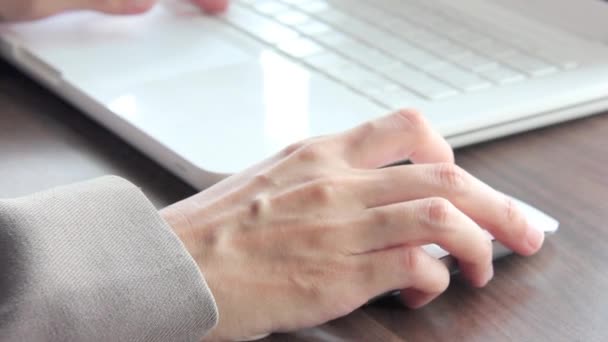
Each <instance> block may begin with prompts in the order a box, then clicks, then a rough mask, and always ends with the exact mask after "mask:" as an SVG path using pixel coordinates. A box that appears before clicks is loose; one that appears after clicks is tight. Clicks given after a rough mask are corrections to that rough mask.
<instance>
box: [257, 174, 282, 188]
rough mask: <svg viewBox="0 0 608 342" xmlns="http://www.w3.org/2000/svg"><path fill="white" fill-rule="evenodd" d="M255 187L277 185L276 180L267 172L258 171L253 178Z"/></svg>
mask: <svg viewBox="0 0 608 342" xmlns="http://www.w3.org/2000/svg"><path fill="white" fill-rule="evenodd" d="M251 183H252V185H253V186H254V187H255V188H258V189H259V188H270V187H274V186H276V182H275V180H274V178H273V177H272V176H270V175H269V174H267V173H258V174H256V175H255V176H253V179H252V180H251Z"/></svg>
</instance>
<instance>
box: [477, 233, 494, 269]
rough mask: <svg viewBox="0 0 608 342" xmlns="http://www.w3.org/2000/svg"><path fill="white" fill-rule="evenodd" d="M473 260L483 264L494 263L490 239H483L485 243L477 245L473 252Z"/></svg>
mask: <svg viewBox="0 0 608 342" xmlns="http://www.w3.org/2000/svg"><path fill="white" fill-rule="evenodd" d="M473 253H474V254H475V255H473V258H472V260H477V261H479V262H480V263H482V264H490V263H491V262H492V242H491V241H490V240H489V239H485V238H484V239H483V243H479V244H477V245H476V248H475V250H474V252H473Z"/></svg>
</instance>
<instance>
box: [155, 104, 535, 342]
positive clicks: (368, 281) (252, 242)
mask: <svg viewBox="0 0 608 342" xmlns="http://www.w3.org/2000/svg"><path fill="white" fill-rule="evenodd" d="M406 158H410V159H411V160H412V161H414V162H415V163H420V164H414V165H403V166H394V167H390V168H378V167H381V166H383V165H387V164H389V163H393V162H395V161H399V160H403V159H406ZM161 215H162V216H163V217H164V218H165V219H166V221H167V222H169V224H170V225H171V226H172V227H173V228H174V229H175V232H176V234H177V235H178V236H179V237H180V238H181V239H182V241H183V242H184V244H185V246H186V248H187V249H188V250H189V251H190V253H191V254H192V256H193V257H194V259H195V260H196V262H197V264H198V265H199V267H200V269H201V270H202V272H203V274H204V276H205V279H206V280H207V282H208V285H209V287H210V289H211V292H212V293H213V295H214V297H215V299H216V301H217V305H218V308H219V323H218V326H217V327H216V328H215V329H214V330H213V331H212V332H211V335H210V336H209V337H208V338H209V339H221V340H224V339H230V340H233V339H243V338H247V337H251V336H256V335H260V334H266V333H270V332H280V331H291V330H295V329H300V328H304V327H310V326H315V325H318V324H321V323H324V322H326V321H329V320H331V319H334V318H337V317H340V316H343V315H346V314H348V313H350V312H351V311H353V310H355V309H356V308H358V307H360V306H361V305H363V304H365V303H366V302H367V301H368V300H369V299H370V298H373V297H375V296H377V295H380V294H382V293H385V292H387V291H390V290H394V289H402V290H403V291H402V292H401V298H402V299H403V301H404V302H405V304H407V305H409V306H411V307H419V306H422V305H424V304H426V303H428V302H429V301H431V300H432V299H434V298H435V297H436V296H437V295H438V294H440V293H441V292H443V291H444V290H445V289H446V287H447V286H448V283H449V280H450V276H449V273H448V270H447V269H446V267H445V266H444V265H443V264H442V263H441V262H439V261H438V260H436V259H435V258H433V257H431V256H429V255H428V254H426V253H425V252H424V251H423V249H421V248H420V246H421V245H424V244H428V243H437V244H439V245H440V246H442V247H443V248H444V249H446V250H448V251H449V252H450V253H451V254H452V255H454V256H455V257H456V258H457V259H458V260H459V264H460V265H459V266H460V268H461V270H462V273H463V275H464V276H465V277H466V278H467V279H468V280H469V281H470V282H471V284H473V285H474V286H484V285H485V284H486V283H487V282H488V281H489V280H490V278H491V277H492V275H493V271H492V250H491V249H492V247H491V243H490V240H489V239H488V238H487V236H486V235H485V234H484V233H483V232H482V229H481V228H480V225H481V226H483V227H485V228H486V229H488V230H489V231H490V232H491V233H492V234H493V235H494V236H495V237H496V238H497V239H499V240H500V241H502V242H503V243H504V244H505V245H506V246H508V247H510V248H511V249H513V250H514V251H516V252H518V253H520V254H524V255H530V254H533V253H535V252H536V251H537V250H538V249H539V248H540V246H541V244H542V241H543V234H542V233H541V232H540V231H539V230H536V229H534V227H530V226H529V225H528V223H527V222H526V220H525V218H524V216H523V214H522V213H521V212H520V211H519V210H518V209H517V208H516V206H515V205H514V204H513V202H512V201H511V200H509V199H508V198H507V197H506V196H505V195H503V194H501V193H499V192H497V191H495V190H493V189H492V188H490V187H488V186H487V185H485V184H483V183H482V182H481V181H479V180H477V179H475V178H474V177H472V176H471V175H469V174H467V173H466V172H465V171H463V170H462V169H460V168H458V167H457V166H456V165H454V164H453V153H452V150H451V149H450V147H449V146H448V144H447V143H446V142H445V141H444V140H443V139H442V138H441V137H440V136H439V135H438V133H436V132H435V131H433V130H432V129H431V128H430V126H429V125H428V124H427V122H426V121H425V119H424V118H423V117H422V116H421V115H419V114H417V113H416V112H413V111H401V112H398V113H395V114H393V115H390V116H387V117H384V118H381V119H378V120H377V121H373V122H370V123H366V124H363V125H362V126H360V127H357V128H354V129H352V130H350V131H347V132H345V133H342V134H338V135H332V136H325V137H318V138H313V139H310V140H307V141H304V142H302V143H298V144H295V145H293V146H291V147H288V148H286V149H285V150H283V151H282V152H280V153H278V154H277V155H276V156H274V157H272V158H270V159H268V160H266V161H264V162H262V163H260V164H259V165H257V166H254V167H252V168H250V169H248V170H246V171H244V172H242V173H240V174H237V175H235V176H232V177H230V178H228V179H226V180H225V181H223V182H220V183H218V184H217V185H216V186H214V187H212V188H210V189H208V190H207V191H204V192H202V193H199V194H197V195H195V196H193V197H191V198H188V199H186V200H184V201H182V202H179V203H177V204H174V205H172V206H170V207H168V208H166V209H164V210H162V211H161Z"/></svg>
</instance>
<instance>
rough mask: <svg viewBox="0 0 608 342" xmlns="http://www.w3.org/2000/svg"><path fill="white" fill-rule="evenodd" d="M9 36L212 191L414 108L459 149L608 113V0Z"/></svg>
mask: <svg viewBox="0 0 608 342" xmlns="http://www.w3.org/2000/svg"><path fill="white" fill-rule="evenodd" d="M0 37H1V40H0V51H1V53H2V55H3V56H4V57H5V58H7V59H8V60H9V61H11V62H12V63H14V64H15V65H17V66H18V67H20V68H21V69H23V70H25V71H26V72H27V73H29V74H30V75H31V76H33V77H34V78H36V79H38V80H39V81H40V82H42V83H44V84H45V85H46V86H47V87H49V88H50V89H52V90H53V91H54V92H56V93H57V94H59V95H60V96H62V97H63V98H65V99H66V100H68V101H69V102H71V103H73V104H74V105H76V106H77V107H79V108H80V109H81V110H82V111H83V112H84V113H86V114H88V115H90V116H91V117H92V118H93V119H95V120H97V121H98V122H100V123H101V124H103V125H105V126H107V127H108V128H109V129H111V130H112V131H114V132H115V133H116V134H118V135H120V136H121V137H122V138H124V139H125V140H127V141H128V142H130V143H131V144H133V145H134V146H136V147H137V148H139V149H140V150H142V151H143V152H144V153H146V154H147V155H149V156H151V157H153V158H154V159H156V160H157V161H158V162H159V163H161V164H162V165H164V166H165V167H167V168H168V169H170V170H172V171H173V172H174V173H175V174H177V175H179V176H180V177H182V178H183V179H185V180H186V181H188V182H189V183H191V184H192V185H193V186H195V187H197V188H204V187H206V186H208V185H209V184H211V183H213V182H215V181H217V180H219V179H220V178H222V177H224V176H225V175H228V174H231V173H234V172H237V171H239V170H242V169H244V168H245V167H247V166H248V165H250V164H252V163H254V162H256V161H258V160H260V159H262V158H264V157H266V156H268V155H270V154H272V153H274V152H275V151H277V150H279V149H280V148H282V147H284V146H286V145H287V144H289V143H291V142H293V141H296V140H300V139H303V138H306V137H309V136H314V135H319V134H326V133H332V132H338V131H341V130H344V129H346V128H349V127H351V126H354V125H356V124H359V123H361V122H363V121H366V120H369V119H373V118H375V117H377V116H380V115H383V114H385V113H387V112H389V111H391V110H393V109H396V108H401V107H414V108H418V109H420V110H421V111H423V112H424V113H425V114H426V115H427V116H428V118H429V119H430V120H431V122H432V123H433V124H434V126H435V127H436V128H438V129H439V130H440V131H441V133H442V134H443V135H444V136H445V137H447V138H448V140H449V141H450V143H451V144H452V145H453V146H455V147H456V146H462V145H465V144H471V143H474V142H478V141H482V140H486V139H491V138H495V137H499V136H503V135H507V134H511V133H514V132H519V131H523V130H527V129H531V128H534V127H539V126H543V125H547V124H551V123H555V122H559V121H563V120H567V119H571V118H575V117H580V116H584V115H589V114H592V113H596V112H598V111H601V110H604V109H606V108H608V2H604V1H600V0H502V1H501V0H487V1H482V0H461V1H447V0H446V1H443V0H435V1H427V0H404V1H399V0H234V1H233V2H232V6H231V8H230V10H229V11H228V12H227V13H226V14H224V15H221V16H219V17H208V16H204V15H202V14H201V13H200V11H199V10H198V9H197V8H196V7H195V6H193V5H191V4H190V3H189V1H188V0H165V1H161V2H160V4H159V5H158V6H157V7H156V8H155V9H154V10H152V11H151V12H149V13H147V14H145V15H142V16H137V17H127V18H125V17H121V18H117V17H110V16H103V15H100V14H95V13H84V12H80V13H71V14H65V15H61V16H57V17H54V18H51V19H47V20H43V21H40V22H35V23H27V24H18V25H17V24H12V25H9V24H4V25H0ZM555 143H559V141H556V142H555Z"/></svg>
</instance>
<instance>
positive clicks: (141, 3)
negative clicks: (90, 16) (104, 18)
mask: <svg viewBox="0 0 608 342" xmlns="http://www.w3.org/2000/svg"><path fill="white" fill-rule="evenodd" d="M72 2H73V3H79V4H76V7H74V8H72V9H91V10H96V11H99V12H104V13H108V14H138V13H143V12H146V11H148V10H149V9H151V8H152V7H153V6H154V5H155V4H156V0H103V1H99V0H80V1H72Z"/></svg>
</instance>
